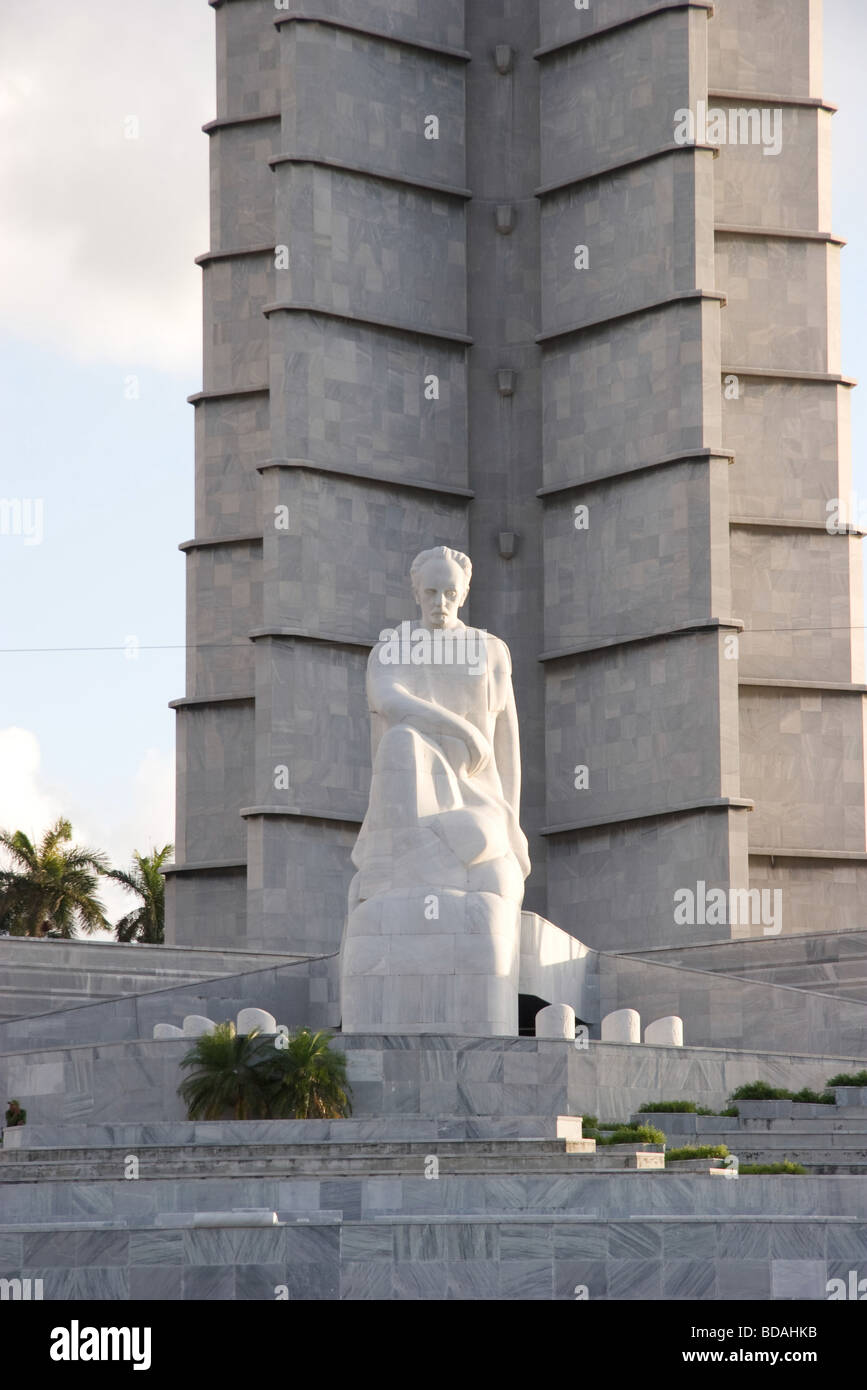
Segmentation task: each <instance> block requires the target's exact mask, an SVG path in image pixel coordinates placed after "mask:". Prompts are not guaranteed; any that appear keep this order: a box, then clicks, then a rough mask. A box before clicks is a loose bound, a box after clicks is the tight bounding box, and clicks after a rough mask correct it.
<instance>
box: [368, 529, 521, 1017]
mask: <svg viewBox="0 0 867 1390" xmlns="http://www.w3.org/2000/svg"><path fill="white" fill-rule="evenodd" d="M471 572H472V566H471V564H470V561H469V559H468V557H467V556H466V555H463V554H461V553H460V551H456V550H450V549H448V548H447V547H445V546H438V547H436V548H435V549H433V550H425V551H422V553H421V554H420V555H418V556H416V559H415V560H414V562H413V565H412V568H411V571H410V575H411V580H412V588H413V593H414V595H415V598H416V601H417V603H418V605H419V608H420V609H421V617H420V619H419V620H418V621H416V622H414V623H411V622H409V621H407V622H404V623H402V624H401V626H400V627H399V628H398V629H394V630H387V631H386V632H384V633H382V634H381V635H380V640H379V642H377V644H376V645H375V647H374V648H373V651H372V652H371V654H370V659H369V662H368V667H367V697H368V704H369V707H370V714H371V745H372V755H373V775H372V779H371V787H370V801H369V805H368V810H367V815H366V817H365V819H364V823H363V825H362V827H361V831H360V832H359V835H358V839H357V841H356V844H355V848H354V849H353V852H352V860H353V863H354V864H355V866H356V869H357V873H356V875H355V877H354V878H353V880H352V884H351V887H350V893H349V914H348V917H347V923H346V930H345V933H344V941H343V947H342V952H341V988H342V1008H343V1029H344V1031H345V1032H356V1033H357V1032H373V1033H376V1032H415V1033H420V1032H439V1033H467V1034H472V1035H478V1036H499V1035H504V1036H511V1035H514V1034H516V1033H517V1029H518V961H519V950H520V909H521V901H522V899H523V894H524V879H525V878H526V876H527V874H528V873H529V871H530V864H529V860H528V858H527V841H526V837H525V836H524V834H523V832H522V830H521V827H520V824H519V821H518V809H519V800H520V790H521V761H520V751H519V743H518V723H517V716H516V713H515V700H514V695H513V692H512V680H511V661H510V658H509V651H508V648H507V647H506V645H505V643H504V642H502V641H501V640H500V639H499V638H498V637H492V636H491V635H490V634H488V633H485V632H483V631H482V630H480V629H478V628H472V627H466V626H465V625H464V624H463V623H462V622H461V621H460V619H459V617H458V611H459V609H460V608H461V607H462V606H463V604H464V603H465V601H466V598H467V593H468V591H469V584H470V575H471Z"/></svg>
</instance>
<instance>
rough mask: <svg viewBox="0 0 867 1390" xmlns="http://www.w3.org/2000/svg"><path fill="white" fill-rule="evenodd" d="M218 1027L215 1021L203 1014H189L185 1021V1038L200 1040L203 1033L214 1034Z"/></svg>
mask: <svg viewBox="0 0 867 1390" xmlns="http://www.w3.org/2000/svg"><path fill="white" fill-rule="evenodd" d="M216 1026H217V1025H216V1023H214V1021H213V1019H210V1018H205V1017H204V1015H203V1014H187V1016H186V1018H185V1019H184V1037H186V1038H200V1037H201V1036H202V1034H203V1033H213V1031H214V1029H215V1028H216Z"/></svg>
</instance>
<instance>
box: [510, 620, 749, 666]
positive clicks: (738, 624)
mask: <svg viewBox="0 0 867 1390" xmlns="http://www.w3.org/2000/svg"><path fill="white" fill-rule="evenodd" d="M728 629H732V630H733V631H735V632H743V630H744V625H743V622H742V621H741V619H740V618H702V619H700V620H699V621H697V622H694V623H681V624H678V626H677V627H661V628H657V629H656V631H654V632H640V633H633V634H632V635H631V636H622V635H620V634H617V635H612V636H610V637H604V638H601V639H600V640H598V641H596V642H592V643H587V644H586V645H582V646H577V647H564V648H563V649H562V651H554V652H543V653H542V655H541V656H539V657H537V658H536V660H537V661H568V660H569V658H570V657H575V656H586V655H587V654H588V653H591V654H592V653H593V652H600V651H607V650H608V649H609V648H610V647H627V646H633V645H636V644H637V643H639V642H660V641H665V640H666V638H669V637H689V636H691V635H692V634H693V633H695V632H720V631H723V630H728Z"/></svg>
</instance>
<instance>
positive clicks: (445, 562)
mask: <svg viewBox="0 0 867 1390" xmlns="http://www.w3.org/2000/svg"><path fill="white" fill-rule="evenodd" d="M472 573H473V567H472V564H471V563H470V557H469V556H468V555H464V554H463V553H462V552H461V551H460V550H451V549H450V548H449V547H448V546H447V545H437V546H434V548H433V550H423V551H422V552H421V553H420V554H419V555H416V557H415V559H414V560H413V562H412V565H411V566H410V571H409V577H410V581H411V583H412V592H413V595H414V597H415V601H416V603H417V604H418V605H419V607H420V608H421V619H422V622H423V623H424V625H425V627H432V628H441V627H454V626H455V624H456V622H457V621H458V609H459V608H462V607H463V605H464V604H465V603H466V601H467V594H468V593H469V591H470V578H471V576H472Z"/></svg>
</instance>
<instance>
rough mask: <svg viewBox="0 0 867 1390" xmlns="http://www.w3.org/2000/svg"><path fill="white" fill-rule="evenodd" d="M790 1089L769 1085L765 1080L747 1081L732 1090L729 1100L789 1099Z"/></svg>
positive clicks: (790, 1095)
mask: <svg viewBox="0 0 867 1390" xmlns="http://www.w3.org/2000/svg"><path fill="white" fill-rule="evenodd" d="M791 1099H792V1093H791V1091H786V1090H784V1089H783V1088H782V1087H780V1086H771V1085H769V1084H768V1082H767V1081H748V1082H747V1084H746V1085H745V1086H738V1089H737V1090H736V1091H732V1093H731V1095H730V1096H729V1100H791Z"/></svg>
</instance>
